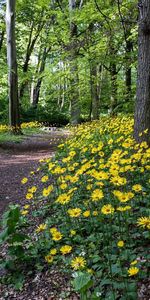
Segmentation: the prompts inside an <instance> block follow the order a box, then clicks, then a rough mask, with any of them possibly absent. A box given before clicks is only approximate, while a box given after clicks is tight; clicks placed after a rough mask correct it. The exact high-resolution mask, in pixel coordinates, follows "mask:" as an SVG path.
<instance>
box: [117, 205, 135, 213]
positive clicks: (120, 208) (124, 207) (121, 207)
mask: <svg viewBox="0 0 150 300" xmlns="http://www.w3.org/2000/svg"><path fill="white" fill-rule="evenodd" d="M131 208H132V207H131V206H130V205H126V206H118V207H117V208H116V210H118V211H121V212H123V211H126V210H129V209H131Z"/></svg>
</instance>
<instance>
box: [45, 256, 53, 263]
mask: <svg viewBox="0 0 150 300" xmlns="http://www.w3.org/2000/svg"><path fill="white" fill-rule="evenodd" d="M45 260H46V262H48V263H51V262H53V260H54V257H53V256H52V255H50V254H48V255H46V256H45Z"/></svg>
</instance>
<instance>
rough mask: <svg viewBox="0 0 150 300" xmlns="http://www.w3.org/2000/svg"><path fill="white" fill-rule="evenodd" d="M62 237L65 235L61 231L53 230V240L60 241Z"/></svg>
mask: <svg viewBox="0 0 150 300" xmlns="http://www.w3.org/2000/svg"><path fill="white" fill-rule="evenodd" d="M62 237H63V235H62V234H61V232H59V231H56V232H53V234H52V240H53V241H60V240H61V239H62Z"/></svg>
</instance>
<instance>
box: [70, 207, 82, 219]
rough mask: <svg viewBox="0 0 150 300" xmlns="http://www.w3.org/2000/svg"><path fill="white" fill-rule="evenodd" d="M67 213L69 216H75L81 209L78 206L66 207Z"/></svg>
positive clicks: (79, 213) (77, 215) (78, 214)
mask: <svg viewBox="0 0 150 300" xmlns="http://www.w3.org/2000/svg"><path fill="white" fill-rule="evenodd" d="M68 214H69V216H70V217H71V218H77V217H79V216H80V215H81V209H80V208H72V209H68Z"/></svg>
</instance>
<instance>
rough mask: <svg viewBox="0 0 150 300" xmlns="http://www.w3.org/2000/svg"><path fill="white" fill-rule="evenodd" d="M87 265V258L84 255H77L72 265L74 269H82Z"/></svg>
mask: <svg viewBox="0 0 150 300" xmlns="http://www.w3.org/2000/svg"><path fill="white" fill-rule="evenodd" d="M85 265H86V260H85V259H84V257H82V256H77V257H75V258H74V259H72V261H71V267H72V268H73V269H74V270H79V269H82V268H84V267H85Z"/></svg>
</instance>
